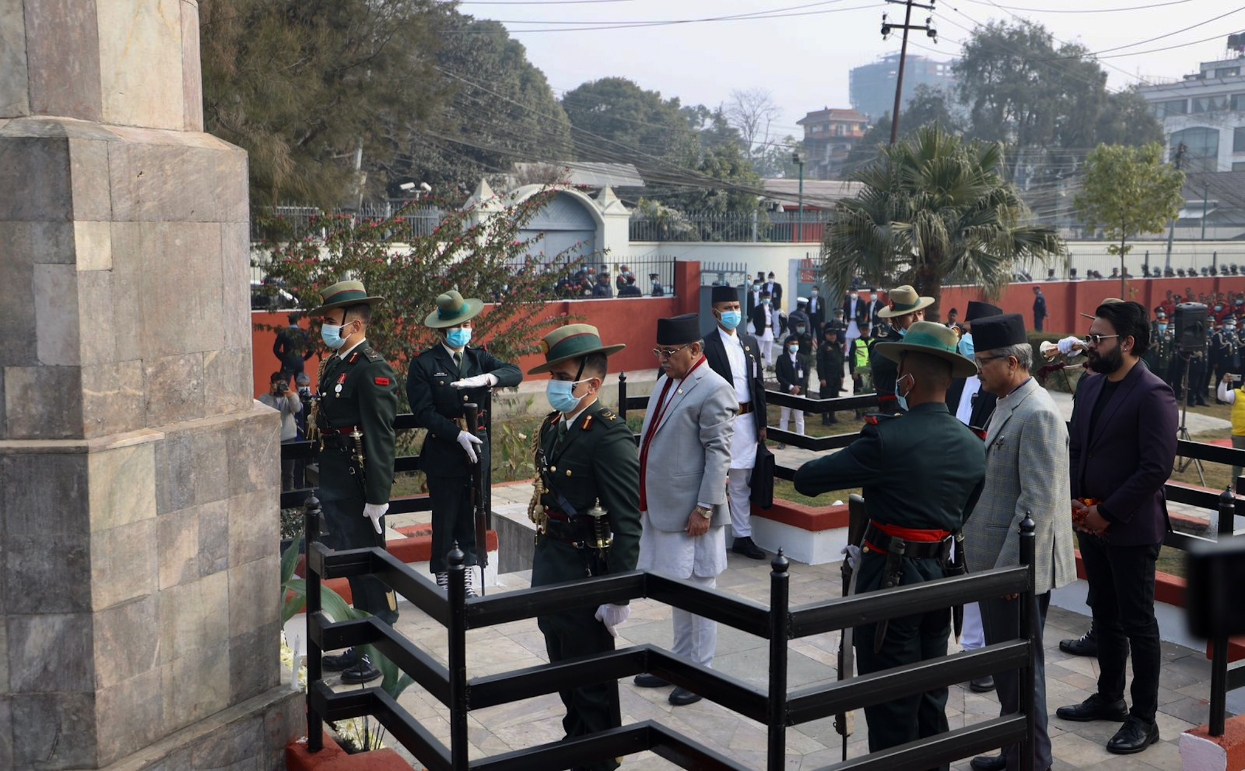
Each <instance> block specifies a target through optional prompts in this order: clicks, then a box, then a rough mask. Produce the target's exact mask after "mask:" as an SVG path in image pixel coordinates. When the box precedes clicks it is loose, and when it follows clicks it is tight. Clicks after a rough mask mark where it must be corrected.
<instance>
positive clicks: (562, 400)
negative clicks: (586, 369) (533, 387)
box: [545, 380, 587, 415]
mask: <svg viewBox="0 0 1245 771" xmlns="http://www.w3.org/2000/svg"><path fill="white" fill-rule="evenodd" d="M584 382H587V381H584V380H577V381H575V382H571V381H569V380H550V381H549V385H547V386H545V398H546V399H548V400H549V406H550V407H552V408H554V409H555V410H557V411H558V412H560V413H562V414H563V415H568V414H570V413H572V412H574V411H575V408H576V407H578V406H579V403H580V402H581V401H583V399H584V397H583V396H572V395H571V391H574V390H575V386H577V385H579V384H580V383H584ZM586 395H587V394H585V396H586Z"/></svg>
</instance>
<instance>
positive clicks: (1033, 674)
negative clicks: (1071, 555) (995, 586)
mask: <svg viewBox="0 0 1245 771" xmlns="http://www.w3.org/2000/svg"><path fill="white" fill-rule="evenodd" d="M1036 530H1037V525H1036V524H1034V522H1033V516H1032V512H1028V511H1026V512H1025V518H1024V520H1023V521H1021V523H1020V564H1022V565H1024V566H1025V567H1027V568H1028V569H1029V580H1028V581H1027V582H1026V587H1025V591H1024V593H1023V594H1022V595H1021V596H1020V601H1021V602H1023V603H1024V605H1022V606H1021V608H1020V636H1021V637H1022V638H1023V639H1025V640H1028V641H1029V663H1028V666H1027V667H1026V669H1025V673H1024V677H1023V678H1021V680H1020V708H1021V709H1023V710H1024V712H1025V742H1024V746H1023V747H1022V748H1021V753H1020V771H1034V770H1033V736H1034V732H1035V730H1036V724H1035V716H1034V713H1033V700H1034V698H1035V697H1036V685H1035V682H1034V681H1035V680H1036V678H1037V645H1038V641H1037V624H1038V619H1037V595H1036V593H1035V592H1034V583H1035V581H1036V569H1035V567H1034V562H1035V560H1034V552H1035V542H1036V538H1035V537H1034V531H1036ZM1039 771H1040V769H1039Z"/></svg>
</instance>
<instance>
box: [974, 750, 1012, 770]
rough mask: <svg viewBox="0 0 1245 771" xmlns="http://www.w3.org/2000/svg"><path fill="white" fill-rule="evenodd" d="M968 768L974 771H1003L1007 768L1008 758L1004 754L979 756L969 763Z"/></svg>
mask: <svg viewBox="0 0 1245 771" xmlns="http://www.w3.org/2000/svg"><path fill="white" fill-rule="evenodd" d="M968 767H969V768H971V769H973V771H1003V770H1004V769H1005V768H1007V758H1005V757H1003V754H1002V753H999V754H998V755H979V756H978V757H975V758H973V759H972V760H970V761H968Z"/></svg>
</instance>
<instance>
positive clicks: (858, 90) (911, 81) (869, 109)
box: [849, 54, 955, 123]
mask: <svg viewBox="0 0 1245 771" xmlns="http://www.w3.org/2000/svg"><path fill="white" fill-rule="evenodd" d="M953 64H954V60H951V61H945V62H940V61H935V60H934V59H930V58H929V57H926V56H917V55H915V54H908V58H907V60H906V61H905V62H904V76H903V104H905V105H906V104H907V103H908V102H910V101H912V95H913V94H914V93H916V87H917V86H921V85H925V86H929V87H930V88H934V89H940V90H942V91H945V92H946V93H947V94H948V95H954V94H955V74H954V73H953V72H952V69H951V68H952V65H953ZM898 73H899V54H886V55H884V56H881V57H879V58H878V60H877V61H875V62H873V63H871V64H864V65H861V66H859V67H853V68H852V70H851V73H850V81H849V88H850V92H849V93H850V97H851V102H852V107H853V108H855V109H857V110H859V111H860V112H863V113H864V114H865V115H868V116H869V120H870V121H871V122H874V123H876V122H877V121H878V120H879V119H881V117H882V116H883V115H886V114H888V113H890V111H891V110H892V109H893V108H894V106H895V78H896V77H897V75H898Z"/></svg>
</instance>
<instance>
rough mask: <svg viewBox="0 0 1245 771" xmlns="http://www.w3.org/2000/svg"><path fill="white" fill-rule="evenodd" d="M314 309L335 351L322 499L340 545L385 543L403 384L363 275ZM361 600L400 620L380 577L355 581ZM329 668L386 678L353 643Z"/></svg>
mask: <svg viewBox="0 0 1245 771" xmlns="http://www.w3.org/2000/svg"><path fill="white" fill-rule="evenodd" d="M321 298H322V304H321V305H320V307H319V308H316V309H315V310H313V311H311V313H310V314H308V315H310V316H311V317H312V318H316V317H320V318H322V319H323V321H322V322H321V325H320V337H321V338H322V339H323V340H324V344H325V345H327V346H328V347H329V348H332V349H334V350H335V351H336V353H334V354H333V355H332V356H329V357H328V358H326V359H324V360H323V361H322V362H321V364H320V382H319V386H318V390H319V396H318V397H317V398H316V400H315V405H314V406H313V407H312V412H311V423H312V425H313V426H314V428H312V429H311V437H310V438H311V439H312V440H313V441H315V442H317V446H318V448H319V463H320V489H319V493H318V494H319V496H320V505H321V507H322V509H323V511H324V523H325V526H326V529H327V530H328V533H327V534H326V535H325V536H324V543H325V545H326V546H329V547H331V548H333V549H361V548H366V547H375V546H379V547H381V548H382V549H383V548H384V547H385V516H384V515H385V511H387V510H388V508H389V492H390V488H391V487H392V485H393V455H394V432H393V418H394V415H396V414H397V412H398V383H397V378H396V377H394V374H393V370H392V369H390V367H389V364H388V362H386V361H385V358H384V357H383V356H381V355H380V354H379V353H377V352H376V351H374V350H373V349H372V347H371V346H370V345H368V342H367V327H368V324H370V323H371V320H372V306H374V305H375V304H377V303H379V302H382V301H383V300H384V298H383V297H369V296H368V294H367V292H366V291H365V290H364V288H363V283H362V282H360V281H341V282H338V283H336V284H334V285H332V286H330V287H329V288H328V289H325V290H324V291H323V292H322V293H321ZM350 592H351V594H352V595H353V597H354V606H355V607H356V608H358V609H359V610H365V611H367V612H368V613H371V614H372V615H373V616H375V617H376V618H378V619H380V620H381V621H384V622H385V623H387V624H393V623H394V622H396V621H397V620H398V600H397V596H396V595H395V594H394V593H393V591H392V590H391V589H389V587H388V586H387V585H386V584H385V583H384V582H383V581H381V580H380V579H379V578H376V577H375V576H359V577H355V578H351V579H350ZM324 668H325V669H329V670H344V671H343V672H342V682H344V683H365V682H368V681H370V680H375V679H376V678H378V677H380V671H379V670H378V669H377V668H376V667H375V666H374V665H373V664H372V662H371V661H370V660H369V659H368V657H367V655H366V654H360V653H358V652H357V651H355V649H353V648H349V649H347V650H346V651H345V652H344V653H342V654H340V655H336V656H325V657H324Z"/></svg>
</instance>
